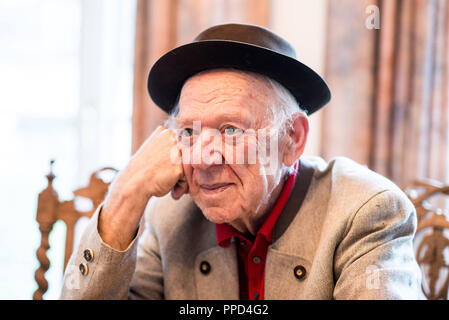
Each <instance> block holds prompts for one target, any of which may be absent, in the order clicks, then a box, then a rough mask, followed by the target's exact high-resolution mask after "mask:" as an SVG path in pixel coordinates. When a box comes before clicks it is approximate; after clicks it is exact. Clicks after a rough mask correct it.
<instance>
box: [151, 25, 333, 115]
mask: <svg viewBox="0 0 449 320" xmlns="http://www.w3.org/2000/svg"><path fill="white" fill-rule="evenodd" d="M217 68H235V69H240V70H246V71H252V72H257V73H260V74H263V75H265V76H268V77H270V78H272V79H274V80H276V81H277V82H279V83H280V84H282V85H283V86H284V87H285V88H287V89H288V90H289V91H290V92H291V93H292V94H293V96H294V97H295V98H296V100H297V101H298V103H299V104H300V105H301V107H302V108H303V109H305V110H307V111H308V114H311V113H313V112H315V111H317V110H318V109H320V108H321V107H323V106H324V105H325V104H326V103H328V102H329V100H330V99H331V93H330V90H329V88H328V86H327V85H326V82H325V81H324V80H323V79H322V78H321V77H320V76H319V75H318V74H317V73H316V72H315V71H313V70H312V69H310V68H309V67H307V66H306V65H304V64H303V63H301V62H299V61H298V60H297V59H296V52H295V49H294V48H293V47H292V46H291V45H290V44H289V43H288V42H287V41H286V40H284V39H282V38H281V37H280V36H278V35H277V34H275V33H273V32H271V31H270V30H268V29H265V28H262V27H259V26H254V25H246V24H223V25H217V26H214V27H211V28H209V29H206V30H205V31H203V32H201V33H200V34H199V35H198V36H197V37H196V38H195V39H194V40H193V42H191V43H189V44H186V45H183V46H180V47H178V48H175V49H173V50H171V51H169V52H168V53H166V54H165V55H163V56H162V57H161V58H160V59H159V60H158V61H157V62H156V63H155V64H154V65H153V67H152V68H151V71H150V74H149V76H148V92H149V93H150V96H151V98H152V99H153V101H154V102H155V103H156V105H158V106H159V107H160V108H161V109H163V110H164V111H165V112H167V113H169V112H170V111H171V110H172V109H173V108H174V106H175V103H176V100H177V98H178V95H179V93H180V91H181V88H182V86H183V84H184V82H185V81H186V80H187V79H188V78H189V77H191V76H192V75H194V74H196V73H199V72H201V71H204V70H208V69H217Z"/></svg>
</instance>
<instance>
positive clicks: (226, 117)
mask: <svg viewBox="0 0 449 320" xmlns="http://www.w3.org/2000/svg"><path fill="white" fill-rule="evenodd" d="M245 113H247V112H239V113H226V114H225V113H223V114H222V115H220V114H219V115H217V118H216V119H215V120H214V121H213V122H218V123H223V122H228V121H231V122H238V123H241V124H246V125H249V124H250V123H251V122H252V117H245V116H244V114H245ZM175 120H176V125H178V126H182V125H190V124H192V123H193V122H194V121H201V120H199V119H198V118H191V117H187V118H182V117H176V119H175Z"/></svg>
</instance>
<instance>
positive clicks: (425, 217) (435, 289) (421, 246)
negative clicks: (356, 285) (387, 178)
mask: <svg viewBox="0 0 449 320" xmlns="http://www.w3.org/2000/svg"><path fill="white" fill-rule="evenodd" d="M404 191H405V192H406V194H407V195H408V196H409V198H410V200H411V201H412V202H413V204H414V205H415V207H416V213H417V216H418V229H417V231H416V235H415V250H416V251H415V253H416V260H417V261H418V264H419V265H420V267H421V270H422V271H423V279H422V289H423V293H424V295H425V296H426V297H427V298H428V299H429V300H441V299H443V300H447V299H448V287H449V237H448V233H449V213H448V211H447V210H443V209H442V208H447V207H448V203H449V197H448V196H449V185H443V184H442V183H439V182H437V181H432V180H424V181H416V182H414V183H413V184H412V185H410V186H408V187H407V188H405V189H404Z"/></svg>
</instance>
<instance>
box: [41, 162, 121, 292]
mask: <svg viewBox="0 0 449 320" xmlns="http://www.w3.org/2000/svg"><path fill="white" fill-rule="evenodd" d="M53 163H54V161H53V160H52V161H51V162H50V173H49V174H48V175H47V176H46V177H47V180H48V185H47V187H46V188H45V189H44V190H43V191H42V192H41V193H39V196H38V205H37V214H36V220H37V222H38V224H39V231H40V233H41V243H40V246H39V248H38V249H37V252H36V256H37V259H38V261H39V267H38V269H37V270H36V272H35V276H34V278H35V280H36V282H37V285H38V288H37V290H36V291H35V292H34V294H33V299H34V300H42V299H43V295H44V293H45V292H46V291H47V290H48V281H47V280H46V278H45V273H46V272H47V270H48V268H49V267H50V260H49V259H48V257H47V251H48V249H49V248H50V243H49V234H50V232H51V230H52V229H53V225H54V224H55V223H56V222H57V221H63V222H64V223H65V225H66V227H67V229H66V230H67V231H66V237H65V252H64V270H65V268H66V266H67V263H68V261H69V259H70V256H71V254H72V250H73V243H74V239H75V225H76V223H77V221H78V220H79V219H80V218H82V217H88V218H90V217H91V216H92V215H93V213H94V212H95V209H96V208H97V207H98V206H99V205H100V204H101V202H102V201H103V200H104V198H105V196H106V193H107V190H108V187H109V185H110V183H111V181H112V178H110V179H107V180H106V181H105V180H104V178H102V176H104V174H103V173H105V172H112V173H113V175H115V174H116V173H117V170H116V169H114V168H110V167H105V168H101V169H99V170H97V171H95V172H94V173H92V174H91V176H90V180H89V183H88V185H87V186H86V187H84V188H80V189H77V190H75V191H74V192H73V194H74V197H73V199H71V200H67V201H60V200H59V197H58V193H57V192H56V190H55V189H54V187H53V180H54V179H55V175H54V173H53ZM86 199H87V200H88V201H90V203H91V205H90V206H89V210H81V209H79V206H78V205H77V203H78V202H79V201H80V200H86Z"/></svg>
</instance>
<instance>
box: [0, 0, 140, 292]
mask: <svg viewBox="0 0 449 320" xmlns="http://www.w3.org/2000/svg"><path fill="white" fill-rule="evenodd" d="M134 29H135V1H129V0H126V1H124V0H2V1H1V2H0V41H1V43H2V50H0V88H1V89H0V90H1V94H0V146H1V154H2V156H1V157H0V166H1V168H2V170H1V171H0V172H1V173H0V178H1V184H0V195H1V196H0V199H1V200H2V201H1V203H2V208H1V223H0V243H1V244H2V248H3V249H2V250H1V251H0V299H30V298H31V297H32V294H33V292H34V290H35V289H36V288H37V286H36V284H35V281H34V271H35V270H36V268H37V266H38V263H37V260H36V256H35V252H36V249H37V248H38V247H39V242H40V234H39V231H38V225H37V223H36V222H35V214H36V208H37V195H38V193H39V192H40V191H41V190H42V189H43V188H45V186H46V184H47V181H46V179H45V176H44V175H45V174H46V173H47V172H48V170H49V161H50V159H55V160H56V162H55V167H54V169H55V170H54V171H55V174H56V176H57V178H56V180H55V182H54V184H55V188H56V190H57V191H58V192H59V197H60V198H61V199H71V198H72V195H71V191H72V190H74V189H76V188H78V187H80V186H84V185H85V184H86V183H87V182H88V179H89V175H90V173H92V172H93V171H94V170H96V169H98V168H100V167H103V166H113V167H115V168H118V169H120V168H122V167H123V166H124V165H125V164H126V162H127V160H128V158H129V155H130V151H131V112H132V80H133V76H132V73H133V70H132V67H133V51H134V50H133V47H134ZM64 239H65V234H64V229H63V226H62V225H56V226H55V229H54V231H53V232H52V234H51V235H50V241H51V245H52V248H51V249H50V250H49V252H48V256H50V258H51V261H52V266H51V267H50V269H49V271H48V273H47V280H48V281H49V291H48V292H47V294H46V295H45V298H46V299H56V298H58V297H59V292H60V288H61V284H62V266H63V250H64Z"/></svg>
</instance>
